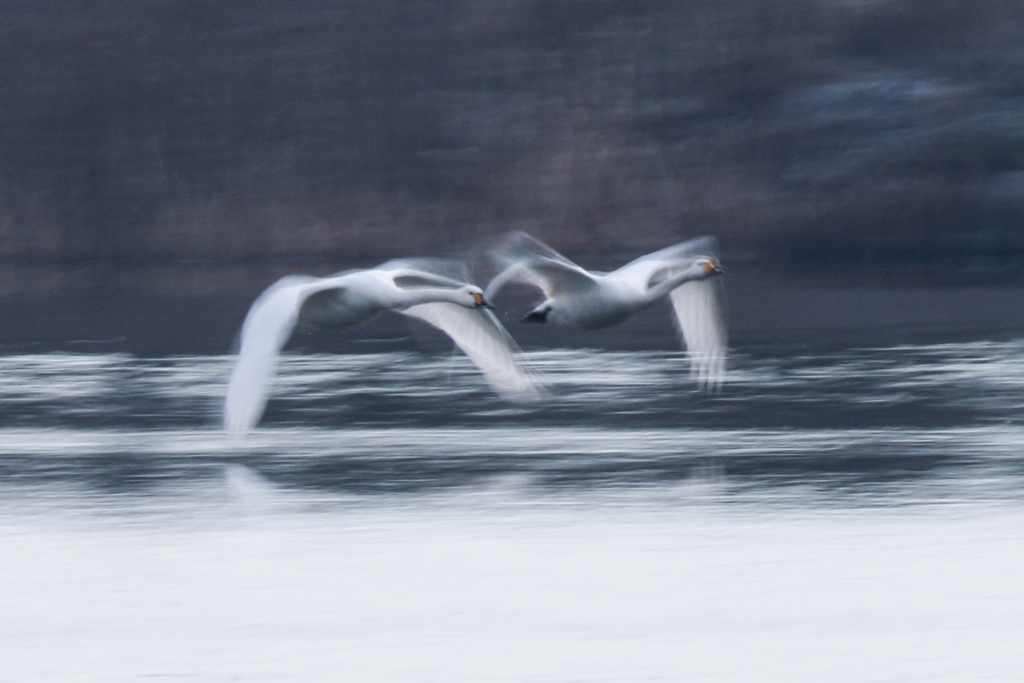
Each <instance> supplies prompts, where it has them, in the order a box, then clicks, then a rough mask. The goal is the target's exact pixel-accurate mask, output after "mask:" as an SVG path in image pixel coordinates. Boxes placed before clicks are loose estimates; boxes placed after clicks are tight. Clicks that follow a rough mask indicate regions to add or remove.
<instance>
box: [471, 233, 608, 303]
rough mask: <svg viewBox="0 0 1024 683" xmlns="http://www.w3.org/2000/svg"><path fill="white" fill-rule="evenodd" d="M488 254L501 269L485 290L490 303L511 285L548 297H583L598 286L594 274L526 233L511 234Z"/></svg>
mask: <svg viewBox="0 0 1024 683" xmlns="http://www.w3.org/2000/svg"><path fill="white" fill-rule="evenodd" d="M487 253H488V257H489V258H490V259H491V260H492V261H493V262H494V263H496V264H497V265H498V266H499V273H498V274H497V275H496V276H495V277H494V278H493V279H492V280H491V281H490V283H489V284H488V285H487V287H486V289H485V291H484V296H485V297H486V298H487V299H488V300H490V299H492V298H494V297H495V296H497V294H498V292H499V291H500V290H501V288H502V287H504V286H505V285H507V284H508V283H509V282H522V283H525V284H530V285H533V286H535V287H538V288H539V289H541V290H542V291H543V292H544V294H546V295H547V296H548V297H553V296H557V295H558V294H579V293H582V292H585V291H587V290H588V289H590V288H591V287H593V286H594V277H593V276H592V275H591V274H590V273H588V272H587V271H586V270H584V269H583V268H581V267H579V266H578V265H576V264H575V263H573V262H572V261H570V260H569V259H567V258H565V257H564V256H562V255H561V254H559V253H558V252H557V251H555V250H554V249H552V248H551V247H549V246H548V245H546V244H544V243H543V242H541V241H540V240H537V239H534V238H533V237H531V236H530V235H527V234H526V233H525V232H513V233H510V234H509V235H507V236H506V237H505V239H504V240H502V242H501V243H500V244H498V245H497V246H496V247H493V248H491V249H489V250H488V252H487Z"/></svg>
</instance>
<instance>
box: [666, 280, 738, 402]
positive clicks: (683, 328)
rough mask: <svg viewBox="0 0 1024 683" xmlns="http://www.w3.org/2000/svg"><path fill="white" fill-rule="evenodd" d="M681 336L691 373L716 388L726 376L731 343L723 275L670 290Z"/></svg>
mask: <svg viewBox="0 0 1024 683" xmlns="http://www.w3.org/2000/svg"><path fill="white" fill-rule="evenodd" d="M669 298H670V299H671V300H672V310H673V312H674V313H675V319H676V324H677V326H678V330H679V335H680V337H681V338H682V342H683V344H684V346H685V347H686V351H687V355H688V356H689V358H690V375H691V376H692V377H693V378H694V379H695V380H696V381H697V383H698V384H700V386H702V387H704V388H706V389H709V390H711V391H714V390H716V389H718V387H719V386H720V385H721V384H722V380H723V379H724V378H725V356H726V349H727V346H728V343H729V340H728V335H727V332H726V322H725V288H724V287H723V286H722V278H721V277H711V278H707V279H704V280H694V281H692V282H687V283H685V284H683V285H681V286H679V287H676V288H675V289H673V290H672V291H671V292H670V293H669Z"/></svg>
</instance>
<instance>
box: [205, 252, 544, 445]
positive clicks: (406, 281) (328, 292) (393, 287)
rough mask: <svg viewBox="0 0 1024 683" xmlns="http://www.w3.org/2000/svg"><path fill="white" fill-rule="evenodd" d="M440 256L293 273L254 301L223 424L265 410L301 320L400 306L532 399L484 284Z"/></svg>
mask: <svg viewBox="0 0 1024 683" xmlns="http://www.w3.org/2000/svg"><path fill="white" fill-rule="evenodd" d="M439 268H440V262H439V261H432V260H427V259H419V260H415V261H389V262H388V263H385V264H383V265H381V266H378V267H377V268H373V269H370V270H352V271H346V272H343V273H338V274H337V275H333V276H330V277H325V278H317V277H310V276H306V275H289V276H287V277H284V278H281V279H280V280H278V281H277V282H275V283H274V284H272V285H271V286H270V287H269V288H267V290H266V291H264V292H263V293H262V294H260V296H259V297H258V298H257V299H256V301H254V302H253V304H252V306H251V307H250V308H249V313H248V314H247V315H246V317H245V322H244V323H243V324H242V333H241V340H240V341H241V343H240V348H239V352H238V359H237V361H236V362H235V366H234V368H233V369H232V371H231V380H230V381H229V383H228V390H227V397H226V399H225V402H224V428H225V429H227V430H229V431H233V432H244V431H246V430H248V429H251V428H252V427H255V426H256V424H257V423H258V422H259V420H260V417H261V416H262V415H263V409H264V407H265V406H266V403H267V395H268V392H269V389H270V384H271V380H272V379H273V376H274V372H275V369H276V367H277V359H278V355H279V354H280V352H281V349H282V348H284V345H285V344H286V343H287V342H288V339H289V337H291V334H292V330H294V329H295V327H296V325H299V324H301V325H303V326H320V325H329V326H330V327H331V328H333V329H342V328H347V327H352V326H353V325H357V324H359V323H361V322H365V321H367V320H369V319H370V318H373V317H374V316H376V315H378V314H379V313H382V312H384V311H396V312H398V313H401V314H403V315H407V316H410V317H413V318H418V319H420V320H423V321H425V322H427V323H429V324H430V325H433V326H434V327H436V328H438V329H440V330H441V331H443V332H444V333H446V334H447V335H448V336H449V337H451V339H452V341H454V342H455V344H456V345H457V346H458V347H459V348H460V349H462V351H463V352H464V353H465V354H466V355H467V356H469V358H470V360H472V361H473V363H474V364H476V366H477V367H478V368H479V369H480V371H481V372H482V373H483V375H484V377H486V378H487V380H488V381H489V382H490V383H491V385H492V386H493V387H494V389H495V390H496V391H497V392H498V393H499V394H500V395H502V396H503V397H505V398H507V399H509V400H512V401H514V402H530V401H533V400H536V399H537V398H539V396H540V393H539V390H538V389H537V387H536V385H535V384H534V382H533V380H532V378H531V376H530V374H529V372H528V371H527V370H526V369H525V368H524V367H523V366H522V365H521V364H520V363H519V360H518V359H517V351H518V348H517V347H516V346H515V342H513V341H512V339H511V337H509V335H508V333H507V332H506V331H505V328H503V327H502V326H501V323H499V322H498V320H497V318H495V317H494V314H493V313H491V311H490V310H488V309H489V308H490V305H489V304H488V303H487V302H486V300H485V299H484V293H483V290H481V289H480V288H479V287H477V286H475V285H471V284H466V283H464V282H461V281H459V280H456V279H453V278H450V277H447V276H445V275H440V274H438V273H437V272H432V271H436V270H438V269H439Z"/></svg>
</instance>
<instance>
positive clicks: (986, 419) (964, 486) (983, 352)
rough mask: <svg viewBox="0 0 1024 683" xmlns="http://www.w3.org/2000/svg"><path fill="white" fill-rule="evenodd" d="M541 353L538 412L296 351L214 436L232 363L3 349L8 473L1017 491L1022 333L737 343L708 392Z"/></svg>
mask: <svg viewBox="0 0 1024 683" xmlns="http://www.w3.org/2000/svg"><path fill="white" fill-rule="evenodd" d="M529 359H530V363H531V364H532V365H533V367H534V368H535V369H536V370H537V372H538V373H540V375H541V376H542V377H543V378H544V380H545V381H546V383H547V387H548V391H549V394H550V397H549V399H548V400H547V401H546V402H545V403H543V404H541V405H539V406H535V407H529V408H522V407H515V406H511V405H509V404H507V403H504V402H502V401H501V400H500V399H499V398H497V397H496V396H494V395H493V394H492V393H491V392H490V391H489V390H488V388H487V387H486V386H485V385H484V383H483V381H482V380H481V379H480V377H479V376H478V374H477V373H476V372H475V371H474V369H473V368H472V366H471V365H470V364H469V363H468V361H466V359H465V358H463V357H461V356H445V355H442V356H423V355H416V354H407V353H388V354H366V355H312V356H300V355H295V356H288V357H286V358H285V359H284V361H283V362H282V364H281V372H280V375H279V377H278V380H277V382H276V385H275V387H274V392H273V398H272V400H271V401H270V404H269V406H268V409H267V413H266V416H265V418H264V420H263V422H262V423H261V425H260V427H259V428H258V429H257V430H255V431H254V432H253V433H251V434H249V435H247V436H246V437H244V438H238V437H230V436H227V435H224V434H222V433H221V431H220V430H219V429H218V421H219V415H218V411H219V404H220V400H221V397H222V393H223V390H224V384H225V380H226V376H227V373H228V371H229V368H230V364H231V359H230V358H228V357H220V356H217V357H180V358H171V359H160V360H152V359H149V360H142V359H137V358H133V357H130V356H124V355H69V354H52V355H39V356H11V357H6V358H2V359H0V406H2V408H0V436H2V443H3V445H2V446H0V449H2V455H3V457H2V458H0V474H2V476H3V481H4V485H5V486H7V487H12V486H13V487H18V486H24V487H33V488H36V489H39V488H40V487H42V488H43V489H50V490H52V491H55V492H56V491H62V490H63V489H64V488H65V487H70V488H73V489H74V490H76V491H77V492H79V493H81V494H96V495H107V494H118V495H142V496H144V495H151V494H154V493H158V492H160V491H169V490H172V489H173V490H182V489H187V488H188V486H190V485H192V484H197V483H202V482H209V481H211V480H213V479H218V478H220V477H221V476H222V474H223V471H224V467H225V466H226V465H239V466H244V467H246V468H248V469H249V470H251V471H253V472H256V473H258V474H259V476H261V477H264V478H266V479H267V480H268V481H271V482H273V483H274V485H276V486H281V487H284V488H287V489H294V490H308V491H321V492H332V491H333V492H336V493H339V494H342V493H344V494H388V493H402V492H407V493H421V494H422V493H428V492H431V491H435V490H448V489H455V488H460V487H473V486H480V485H487V484H488V482H490V481H491V480H494V479H496V478H497V479H500V478H507V477H515V478H517V481H520V482H523V484H522V485H523V487H524V488H530V489H536V491H534V492H540V491H547V492H548V493H549V494H552V493H555V492H565V491H569V490H588V489H595V488H600V489H612V488H622V487H627V488H628V487H632V488H636V487H640V488H641V489H644V488H645V487H662V488H664V487H666V486H669V487H670V486H672V485H675V484H678V483H680V482H684V481H687V480H689V479H692V478H694V477H695V476H699V473H702V472H704V473H706V472H709V471H713V472H715V473H716V478H717V479H719V480H721V481H722V482H723V485H722V487H721V488H722V490H723V491H728V492H729V493H730V497H731V498H733V499H735V500H744V499H749V498H751V497H755V498H756V497H762V496H764V495H771V494H772V493H773V492H779V491H780V490H781V489H782V488H785V487H789V488H787V489H786V491H784V492H783V493H782V494H780V495H785V496H792V495H797V496H798V497H799V496H802V495H815V496H817V497H818V499H819V502H820V500H822V499H823V498H822V496H824V499H829V500H835V496H836V495H840V496H844V495H856V496H859V497H860V502H864V501H865V500H866V499H868V498H870V497H872V496H878V497H881V498H882V499H885V500H888V501H890V502H899V501H900V499H901V497H906V498H908V499H914V500H919V499H921V497H922V496H923V497H925V498H928V499H930V498H934V497H936V496H938V497H942V498H945V497H949V496H952V497H953V498H957V497H959V496H968V497H972V498H991V497H993V496H995V497H1000V498H1002V497H1006V496H1010V497H1015V496H1016V495H1017V492H1018V491H1019V489H1020V483H1021V481H1022V480H1021V475H1022V474H1024V457H1022V453H1021V449H1020V447H1019V445H1020V444H1021V443H1024V419H1022V417H1021V416H1022V415H1024V345H1022V344H1019V343H976V344H950V345H938V346H926V347H901V348H888V349H864V350H857V351H847V352H843V353H818V354H814V353H809V352H806V351H800V352H797V353H785V354H782V355H772V356H763V357H757V356H739V357H736V358H734V359H733V361H732V368H731V372H730V376H729V380H728V383H727V385H726V387H725V388H724V390H723V391H722V392H721V393H720V394H716V395H706V394H702V393H699V392H697V391H695V390H694V388H693V386H692V384H691V383H690V382H689V380H688V378H687V377H686V372H685V364H684V363H683V361H682V360H681V358H680V356H679V354H673V353H611V352H590V351H549V352H541V353H533V354H530V356H529ZM233 471H237V470H233ZM793 487H797V489H798V490H799V493H795V491H797V489H794V488H793ZM851 502H853V501H852V500H851Z"/></svg>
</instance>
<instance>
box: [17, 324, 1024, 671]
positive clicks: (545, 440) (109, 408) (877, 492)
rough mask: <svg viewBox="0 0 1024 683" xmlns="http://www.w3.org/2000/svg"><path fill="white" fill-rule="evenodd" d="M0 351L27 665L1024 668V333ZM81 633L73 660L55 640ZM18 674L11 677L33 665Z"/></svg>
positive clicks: (74, 641) (74, 639)
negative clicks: (517, 384)
mask: <svg viewBox="0 0 1024 683" xmlns="http://www.w3.org/2000/svg"><path fill="white" fill-rule="evenodd" d="M528 357H529V361H530V364H531V365H532V366H533V368H534V369H535V370H536V371H537V373H538V374H539V376H540V377H542V378H543V379H544V382H545V383H546V386H547V393H548V398H547V400H546V401H545V402H544V403H542V404H541V405H538V406H533V407H529V408H521V407H514V406H510V405H508V404H506V403H503V402H502V401H501V400H500V399H498V398H496V397H495V396H494V395H492V393H491V392H490V391H489V390H488V389H487V387H486V386H485V385H484V384H483V383H482V381H481V380H480V378H479V377H478V375H477V374H476V373H475V372H474V371H473V369H472V367H471V366H470V365H469V364H468V362H467V361H466V360H465V359H464V358H462V357H460V356H447V355H441V356H427V355H422V354H412V353H387V354H365V355H291V356H288V357H286V358H285V360H284V362H283V363H282V365H281V372H280V376H279V378H278V381H277V383H276V385H275V387H274V392H273V398H272V400H271V401H270V404H269V406H268V410H267V413H266V415H265V417H264V420H263V422H262V423H261V425H260V426H259V428H258V429H257V430H255V431H254V432H253V433H251V434H249V435H247V436H246V437H244V438H239V437H229V436H227V435H224V434H222V433H221V432H220V430H219V428H218V421H219V415H218V409H219V402H220V400H221V396H222V394H223V390H224V384H225V381H226V378H227V375H228V372H229V370H230V363H231V359H230V358H228V357H221V356H216V357H178V358H169V359H139V358H133V357H131V356H126V355H71V354H47V355H34V356H7V357H0V549H2V555H0V586H4V588H2V589H0V613H2V614H4V615H5V620H4V622H3V624H2V625H0V662H7V663H8V664H7V665H6V667H7V670H8V671H10V674H8V675H10V676H12V678H11V680H19V681H22V680H47V681H60V680H67V681H72V680H73V681H82V680H96V681H101V680H102V681H117V680H140V679H145V678H147V677H161V678H171V679H174V678H179V679H186V680H204V681H206V680H215V681H220V680H247V681H248V680H267V681H278V680H298V681H313V680H317V681H320V680H323V681H334V680H360V681H362V680H389V681H390V680H431V681H433V680H437V681H488V680H494V681H521V680H538V681H621V680H636V681H639V680H650V681H655V680H659V681H660V680H752V679H755V680H787V681H788V680H850V681H863V680H968V679H970V680H978V679H981V678H985V677H988V678H989V679H991V680H1019V679H1020V678H1021V677H1024V664H1022V663H1021V662H1022V661H1024V660H1021V659H1020V658H1019V657H1018V656H1016V655H1015V654H1013V653H1015V652H1016V643H1017V641H1019V640H1020V638H1021V636H1022V635H1024V584H1022V582H1020V581H1019V579H1018V575H1019V571H1020V570H1019V568H1020V566H1021V560H1024V533H1022V532H1021V529H1022V525H1021V522H1022V521H1024V505H1021V503H1022V501H1024V417H1022V416H1024V410H1022V409H1024V343H973V344H947V345H932V346H907V347H898V348H878V349H855V350H844V351H841V352H824V351H814V350H809V349H806V348H796V347H792V348H770V349H768V348H766V349H762V350H759V351H755V352H751V353H747V354H737V355H735V356H734V357H733V358H732V359H731V367H730V375H729V379H728V381H727V383H726V385H725V386H724V388H723V390H722V391H721V393H719V394H715V395H706V394H702V393H699V392H697V391H695V390H694V388H693V386H692V385H691V383H690V382H689V380H688V378H687V377H686V373H685V366H684V364H683V363H682V361H681V359H680V357H679V354H674V353H612V352H596V351H548V352H535V353H531V354H529V356H528ZM56 652H60V653H61V656H60V657H57V656H55V654H54V653H56ZM0 678H2V677H0Z"/></svg>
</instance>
